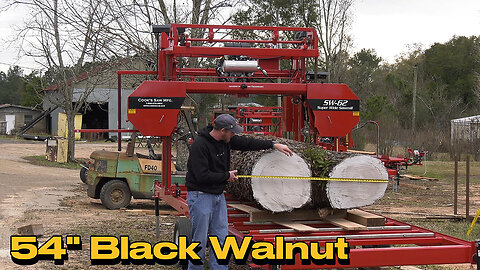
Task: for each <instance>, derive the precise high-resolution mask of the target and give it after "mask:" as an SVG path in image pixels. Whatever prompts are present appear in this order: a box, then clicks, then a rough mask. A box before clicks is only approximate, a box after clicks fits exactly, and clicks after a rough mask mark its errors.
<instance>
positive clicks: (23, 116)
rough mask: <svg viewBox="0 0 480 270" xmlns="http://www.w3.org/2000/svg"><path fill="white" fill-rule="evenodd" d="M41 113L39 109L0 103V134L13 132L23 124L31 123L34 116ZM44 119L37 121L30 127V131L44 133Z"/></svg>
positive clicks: (45, 125)
mask: <svg viewBox="0 0 480 270" xmlns="http://www.w3.org/2000/svg"><path fill="white" fill-rule="evenodd" d="M41 114H42V111H41V110H38V109H34V108H30V107H25V106H20V105H13V104H3V105H0V134H14V132H15V131H19V130H20V129H22V128H23V127H24V126H25V125H28V124H29V123H31V122H32V121H33V120H34V119H35V118H37V117H38V116H40V115H41ZM46 123H47V122H46V120H45V119H43V120H41V121H40V122H38V123H37V124H36V125H35V126H34V127H33V128H32V129H31V132H32V133H46V127H47V124H46Z"/></svg>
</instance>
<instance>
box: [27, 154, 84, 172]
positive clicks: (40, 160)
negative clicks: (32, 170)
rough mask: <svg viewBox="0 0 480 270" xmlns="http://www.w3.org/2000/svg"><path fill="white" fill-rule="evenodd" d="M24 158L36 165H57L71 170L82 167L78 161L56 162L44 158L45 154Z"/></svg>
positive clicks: (80, 160)
mask: <svg viewBox="0 0 480 270" xmlns="http://www.w3.org/2000/svg"><path fill="white" fill-rule="evenodd" d="M24 159H25V160H27V161H28V162H30V163H32V164H34V165H38V166H44V167H57V168H66V169H73V170H79V169H81V168H82V166H81V165H80V163H77V162H67V163H58V162H53V161H49V160H47V159H45V156H44V155H42V156H28V157H24ZM78 160H79V162H84V161H83V160H82V159H78Z"/></svg>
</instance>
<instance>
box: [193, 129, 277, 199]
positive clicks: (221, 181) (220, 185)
mask: <svg viewBox="0 0 480 270" xmlns="http://www.w3.org/2000/svg"><path fill="white" fill-rule="evenodd" d="M212 129H213V127H212V126H208V127H206V128H204V129H202V130H201V131H200V132H199V136H198V137H197V139H196V140H195V142H194V143H193V145H192V147H191V149H190V156H189V157H188V162H187V168H188V172H187V177H186V183H185V185H186V186H187V190H188V191H193V190H197V191H202V192H205V193H211V194H221V193H222V192H223V190H224V189H225V186H226V185H227V180H228V178H229V177H230V174H229V171H230V149H233V150H241V151H255V150H263V149H270V148H272V146H273V143H272V141H270V140H257V139H254V138H248V137H244V136H233V137H232V139H231V140H230V142H228V143H225V142H223V141H217V140H215V139H214V138H213V137H212V136H211V135H210V131H212Z"/></svg>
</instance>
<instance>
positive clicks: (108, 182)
mask: <svg viewBox="0 0 480 270" xmlns="http://www.w3.org/2000/svg"><path fill="white" fill-rule="evenodd" d="M192 110H193V107H182V110H181V116H182V117H183V118H184V120H183V121H184V122H183V123H185V125H184V126H185V128H181V127H179V128H177V130H176V132H175V133H174V134H173V141H179V142H182V143H181V144H179V145H177V146H186V147H183V148H184V149H183V151H179V149H177V155H179V153H184V154H188V152H189V151H190V145H191V143H192V142H193V140H194V139H195V138H196V136H197V135H196V131H195V129H194V126H193V122H192V118H191V114H190V112H189V111H192ZM179 126H181V125H179ZM135 141H136V133H133V134H132V140H131V141H130V142H129V144H128V146H127V151H126V152H125V153H123V152H109V151H105V150H100V151H95V152H93V153H92V154H91V155H90V162H89V165H88V167H87V166H84V167H83V168H82V169H81V170H80V178H81V179H82V181H83V182H85V183H86V184H88V191H87V195H88V196H89V197H91V198H94V199H100V200H101V201H102V204H103V205H104V206H105V207H107V208H108V209H120V208H124V207H126V206H128V205H129V204H130V200H131V198H132V196H133V198H135V199H153V191H154V190H153V189H154V182H155V180H158V181H161V180H162V157H161V154H159V155H157V154H155V152H154V150H153V147H152V145H151V143H150V140H149V139H147V140H146V145H147V147H148V153H149V154H148V155H143V154H140V153H134V152H135ZM170 168H171V169H172V170H171V171H172V184H174V185H175V184H178V185H182V184H185V176H186V171H185V170H183V171H182V170H181V168H179V167H176V165H175V164H174V163H173V162H172V164H171V165H170ZM183 169H185V168H183Z"/></svg>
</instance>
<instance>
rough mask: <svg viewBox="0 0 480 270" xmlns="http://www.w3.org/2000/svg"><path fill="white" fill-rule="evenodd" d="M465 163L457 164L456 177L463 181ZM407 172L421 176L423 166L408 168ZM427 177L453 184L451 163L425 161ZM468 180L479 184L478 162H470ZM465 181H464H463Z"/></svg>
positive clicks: (479, 171) (479, 164) (479, 165)
mask: <svg viewBox="0 0 480 270" xmlns="http://www.w3.org/2000/svg"><path fill="white" fill-rule="evenodd" d="M465 170H466V162H465V161H460V162H458V177H459V179H465ZM408 172H409V173H411V174H415V175H423V173H424V172H425V166H424V165H423V166H410V167H408ZM425 176H427V177H434V178H438V179H439V180H445V181H447V182H453V176H454V162H453V161H427V174H426V175H425ZM470 180H471V182H472V183H480V162H478V161H470ZM463 181H465V180H463Z"/></svg>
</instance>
